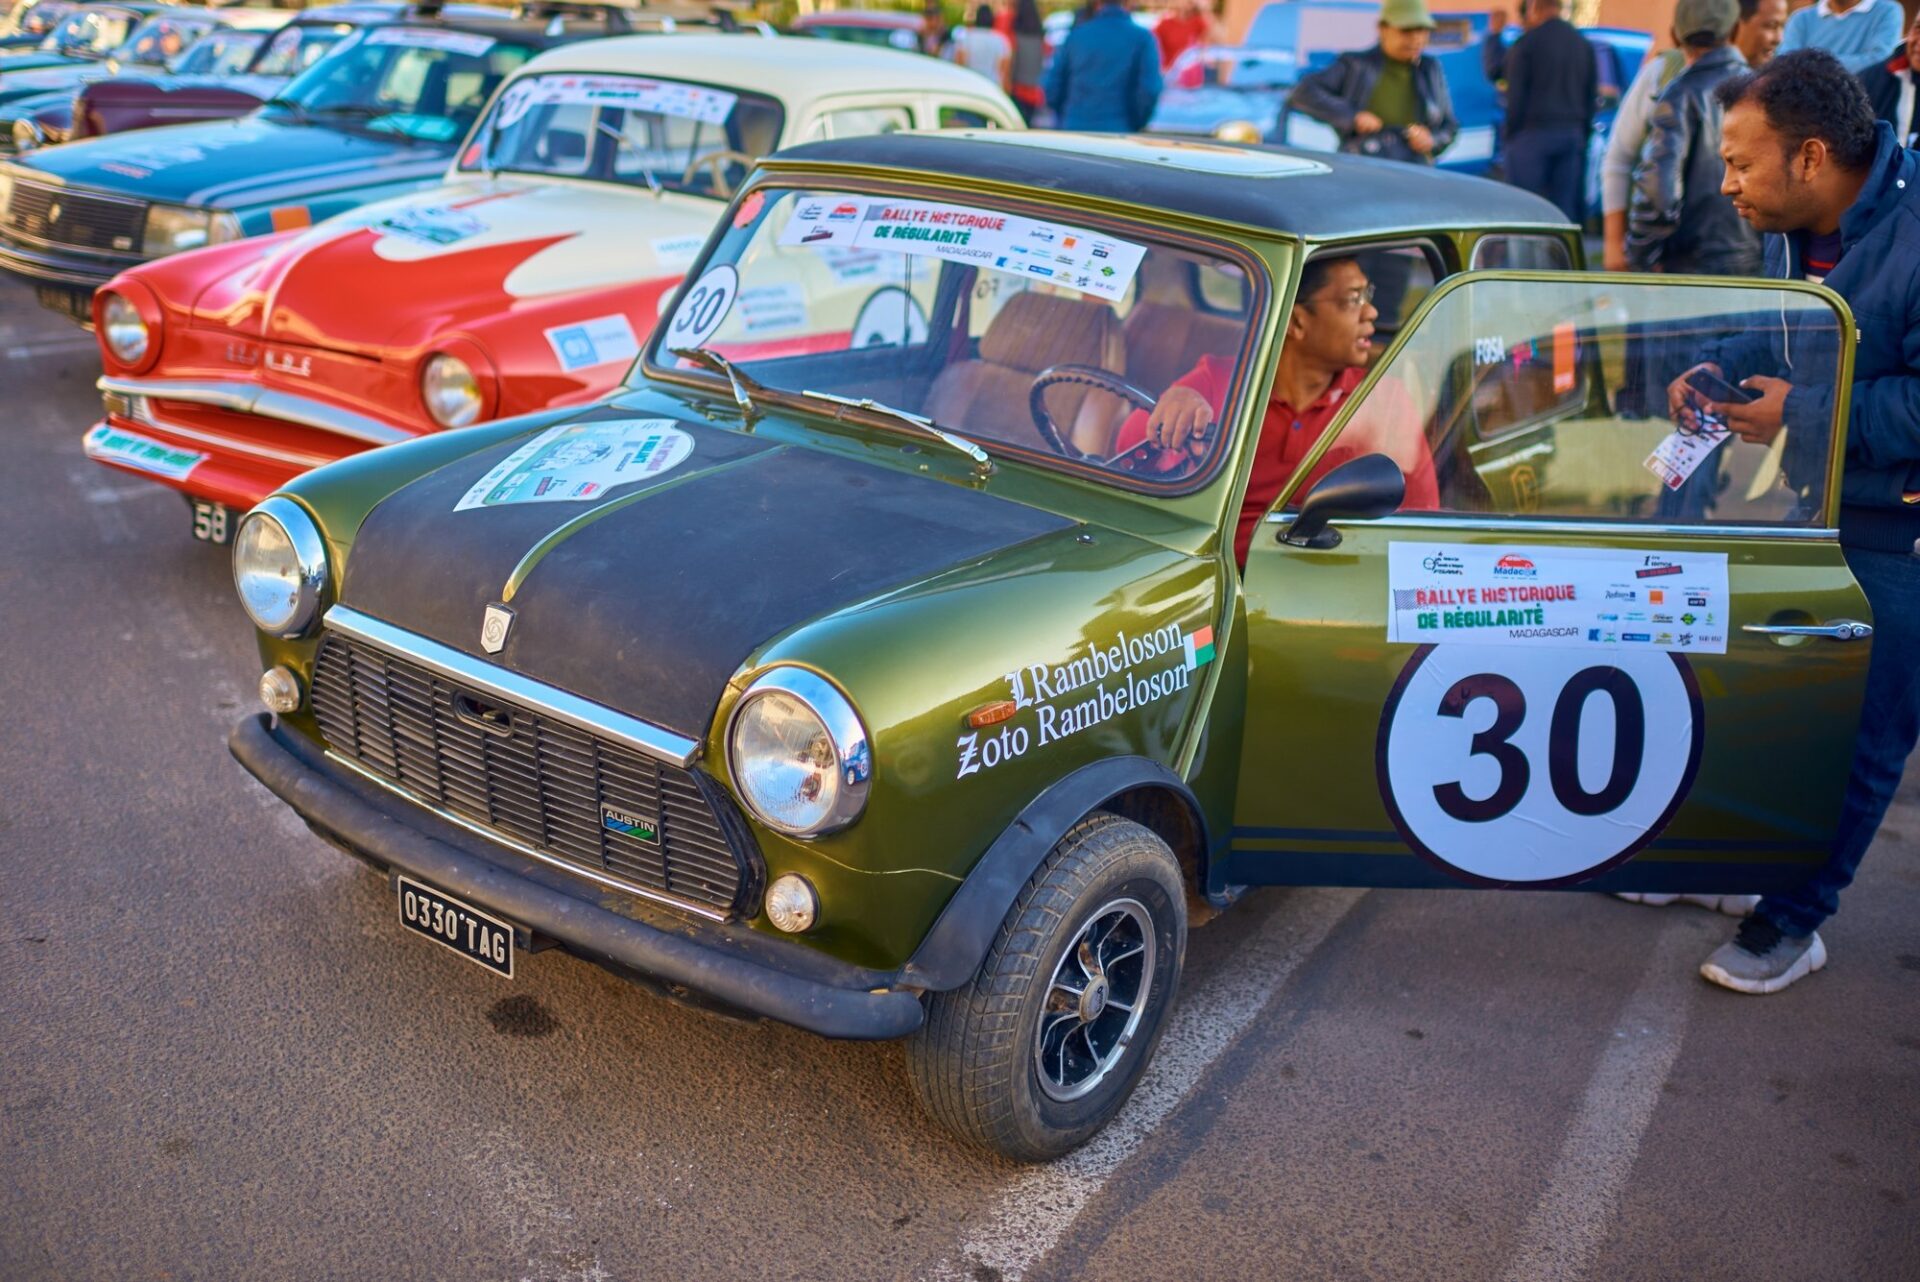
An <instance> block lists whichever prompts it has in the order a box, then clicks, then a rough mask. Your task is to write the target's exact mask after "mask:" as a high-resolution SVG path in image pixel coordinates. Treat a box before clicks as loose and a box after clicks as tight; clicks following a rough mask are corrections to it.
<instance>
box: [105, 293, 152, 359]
mask: <svg viewBox="0 0 1920 1282" xmlns="http://www.w3.org/2000/svg"><path fill="white" fill-rule="evenodd" d="M100 321H101V332H102V333H103V334H105V335H106V340H107V350H108V351H110V352H112V353H113V358H114V359H115V360H117V361H119V362H121V363H122V364H124V365H138V364H139V363H140V362H141V361H142V360H144V359H146V355H147V343H148V341H149V339H150V337H151V336H150V335H149V333H148V331H147V322H146V318H145V317H143V316H141V315H140V309H139V308H138V307H135V306H134V305H133V304H132V303H131V302H129V301H128V300H127V298H126V297H125V296H124V295H121V294H108V295H107V301H106V303H105V304H104V305H103V306H102V307H101V308H100Z"/></svg>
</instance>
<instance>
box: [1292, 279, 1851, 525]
mask: <svg viewBox="0 0 1920 1282" xmlns="http://www.w3.org/2000/svg"><path fill="white" fill-rule="evenodd" d="M1840 324H1841V322H1840V318H1839V317H1838V316H1837V315H1836V313H1835V312H1834V311H1833V309H1832V307H1831V306H1830V305H1829V304H1828V302H1827V301H1826V300H1824V299H1822V298H1821V297H1819V296H1818V295H1817V294H1814V293H1813V292H1812V291H1811V290H1806V289H1802V288H1800V287H1798V286H1794V285H1783V284H1767V283H1761V282H1753V283H1750V284H1749V283H1740V284H1734V283H1729V284H1726V285H1716V286H1697V287H1689V288H1687V289H1684V290H1682V289H1675V288H1671V287H1664V286H1661V285H1659V284H1657V283H1654V282H1646V283H1641V282H1635V281H1632V280H1628V279H1621V278H1612V279H1596V278H1595V277H1592V276H1576V275H1568V276H1565V277H1562V278H1560V279H1558V280H1555V279H1551V278H1532V279H1481V280H1476V279H1474V278H1472V277H1466V278H1462V280H1461V281H1460V282H1458V283H1457V285H1456V286H1455V287H1454V288H1452V289H1450V290H1449V291H1448V292H1447V293H1446V294H1445V295H1444V296H1443V297H1442V298H1441V299H1440V300H1439V301H1438V302H1437V303H1436V304H1435V306H1434V308H1433V309H1432V310H1431V311H1430V312H1428V313H1427V315H1426V317H1425V318H1424V320H1423V322H1422V324H1421V325H1420V327H1419V329H1418V331H1417V332H1416V333H1413V334H1410V335H1408V336H1407V339H1406V341H1405V343H1403V344H1402V345H1401V346H1400V347H1399V348H1398V349H1397V350H1395V351H1393V352H1392V353H1390V354H1389V355H1388V356H1387V357H1386V358H1385V366H1384V368H1382V369H1381V370H1380V371H1379V374H1378V377H1377V380H1376V381H1375V382H1374V383H1373V385H1372V386H1371V387H1370V388H1369V389H1367V390H1366V391H1364V392H1363V394H1362V395H1361V396H1360V398H1359V400H1358V403H1357V404H1356V405H1355V406H1354V408H1353V409H1352V410H1351V411H1350V412H1349V416H1348V420H1347V424H1346V426H1345V428H1343V429H1339V430H1340V433H1341V434H1340V437H1339V439H1338V440H1337V441H1336V442H1335V443H1334V445H1333V447H1332V448H1331V449H1330V450H1329V451H1328V454H1327V455H1326V457H1325V460H1323V464H1322V468H1321V470H1322V471H1324V470H1325V466H1327V465H1329V464H1330V463H1331V462H1332V461H1336V460H1338V459H1343V458H1347V457H1352V456H1354V455H1356V454H1359V453H1366V452H1370V451H1378V452H1386V453H1390V454H1394V455H1395V456H1396V457H1400V458H1404V457H1405V456H1406V455H1407V453H1408V452H1409V450H1411V449H1412V443H1417V444H1418V446H1419V449H1418V450H1417V451H1415V453H1416V454H1417V456H1418V457H1417V463H1416V466H1417V467H1420V468H1424V467H1426V466H1428V464H1429V462H1430V465H1431V468H1432V473H1433V485H1432V487H1431V488H1432V489H1433V490H1434V491H1437V494H1438V501H1437V507H1438V510H1440V511H1442V512H1448V513H1459V514H1490V515H1497V516H1501V517H1512V518H1524V519H1537V520H1608V521H1628V522H1655V523H1660V524H1663V525H1687V524H1696V525H1705V524H1711V525H1772V526H1814V525H1820V524H1823V523H1824V508H1825V506H1826V500H1827V493H1826V477H1827V467H1826V462H1827V454H1828V449H1829V446H1830V444H1831V414H1830V409H1831V406H1832V403H1833V395H1834V388H1835V384H1836V381H1837V378H1838V375H1839V366H1840V356H1841V351H1842V345H1841V341H1840V334H1841V331H1840ZM1703 361H1708V362H1713V363H1714V364H1716V365H1717V366H1718V369H1719V371H1720V372H1719V373H1718V374H1717V375H1716V374H1710V373H1706V374H1696V375H1693V376H1692V381H1693V383H1694V384H1695V386H1696V387H1697V389H1698V399H1700V400H1703V401H1709V404H1710V406H1712V407H1710V408H1707V409H1705V410H1703V411H1702V412H1701V413H1699V414H1698V415H1694V414H1692V413H1681V414H1678V415H1676V414H1675V413H1673V412H1672V411H1671V410H1670V408H1669V390H1668V389H1669V384H1671V383H1673V382H1674V380H1676V379H1678V378H1680V377H1681V376H1682V375H1683V374H1686V373H1687V371H1688V370H1689V369H1691V368H1692V367H1694V366H1696V365H1698V364H1700V363H1701V362H1703ZM1750 378H1758V379H1761V380H1763V382H1762V383H1760V384H1759V386H1760V387H1775V388H1778V387H1779V386H1781V385H1784V384H1790V385H1791V387H1792V388H1793V389H1794V392H1793V395H1792V397H1791V400H1790V403H1789V404H1788V406H1787V413H1786V420H1787V421H1786V423H1785V426H1784V427H1783V428H1782V429H1781V430H1780V431H1778V432H1777V433H1764V432H1757V433H1755V434H1754V437H1753V439H1748V438H1746V437H1743V436H1742V435H1740V434H1739V433H1736V432H1734V431H1731V430H1729V429H1730V424H1729V422H1728V421H1727V420H1728V419H1729V418H1730V417H1732V418H1736V419H1737V415H1734V414H1732V413H1731V412H1730V411H1728V410H1726V408H1725V407H1726V405H1727V404H1728V402H1730V401H1733V400H1737V399H1742V398H1746V397H1750V396H1753V395H1754V394H1755V393H1754V392H1753V391H1752V390H1742V389H1740V388H1738V387H1736V386H1735V385H1737V384H1740V383H1742V382H1744V381H1745V380H1748V379H1750ZM1772 380H1780V381H1781V382H1774V381H1772ZM1690 395H1691V394H1690ZM1710 398H1713V399H1710ZM1405 466H1406V464H1405V463H1404V462H1403V467H1405Z"/></svg>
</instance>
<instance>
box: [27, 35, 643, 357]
mask: <svg viewBox="0 0 1920 1282" xmlns="http://www.w3.org/2000/svg"><path fill="white" fill-rule="evenodd" d="M566 9H567V11H568V12H567V13H565V14H563V13H559V12H524V13H523V12H521V11H511V12H510V11H507V10H499V11H496V12H495V13H492V14H489V15H487V16H484V17H481V16H473V15H472V14H471V13H470V12H462V13H460V14H459V15H458V16H454V15H453V14H452V13H451V12H448V13H441V12H440V11H439V10H438V9H437V8H436V9H434V10H431V11H427V10H423V9H416V10H414V11H413V14H414V16H409V17H407V18H404V19H402V20H400V21H396V22H392V23H388V24H385V25H378V26H372V27H369V28H365V29H362V30H360V31H358V32H356V33H355V34H354V35H353V36H351V37H349V38H348V39H347V40H344V41H342V42H341V44H340V45H339V46H338V47H337V48H336V49H335V51H334V52H333V53H331V54H329V55H328V56H327V57H325V58H323V59H322V60H321V61H320V62H318V63H316V64H315V65H314V66H313V67H311V68H309V69H308V70H307V71H306V72H305V73H303V74H302V75H300V76H299V77H297V78H296V79H295V80H294V81H293V82H292V83H291V84H289V85H288V86H287V87H286V89H285V91H284V92H283V93H282V95H281V96H279V97H276V98H274V99H272V100H271V101H269V102H268V103H267V104H266V105H265V106H264V107H262V108H260V110H258V111H256V112H254V113H252V114H251V115H248V116H245V117H242V118H241V119H238V120H220V121H209V122H204V123H200V124H187V125H178V126H174V127H170V128H164V129H148V130H142V131H138V132H134V133H129V134H110V135H108V136H106V137H102V138H88V139H84V140H82V141H79V142H72V143H67V144H65V145H63V146H60V147H50V148H47V149H45V150H41V151H35V152H32V153H29V154H28V155H26V156H24V157H20V158H18V159H15V160H13V161H11V162H8V163H5V164H0V270H4V271H6V272H9V273H11V274H13V275H16V276H22V277H25V278H26V279H27V280H29V281H31V282H32V283H33V284H34V285H35V286H36V291H37V294H38V297H39V299H40V302H41V303H42V305H43V306H46V307H49V308H52V309H53V310H56V311H59V312H61V313H63V314H64V315H67V316H69V317H72V318H73V319H75V320H78V321H81V322H82V323H86V321H87V319H88V310H87V309H88V302H89V300H90V299H91V297H92V295H93V291H94V289H95V288H96V287H97V286H99V285H100V284H102V283H103V282H105V281H106V280H108V279H109V278H111V277H112V276H114V275H116V274H117V273H119V272H121V271H123V270H125V269H126V268H128V267H131V266H133V265H134V264H136V263H141V262H145V261H147V260H148V259H152V258H159V257H162V256H164V255H167V254H172V253H177V252H179V251H181V250H187V249H196V248H198V247H200V246H202V245H209V244H216V243H219V242H221V241H229V240H237V239H239V238H240V237H242V236H257V235H261V234H263V233H266V232H270V231H279V230H287V229H290V228H295V227H302V226H305V225H307V224H308V223H312V222H318V221H320V220H321V219H323V218H328V217H331V216H332V215H334V214H337V213H341V212H343V211H345V210H347V209H351V208H354V207H355V206H357V205H361V204H364V203H366V202H368V201H372V200H381V199H385V198H386V197H388V196H396V195H400V194H402V193H404V192H407V191H411V190H413V189H414V188H416V187H421V186H425V185H427V184H429V183H433V182H438V181H439V180H440V178H441V175H442V174H444V173H445V171H446V168H447V162H448V160H449V159H450V158H451V157H452V155H453V153H454V151H455V149H456V148H457V147H458V146H459V144H460V140H461V138H462V137H464V136H465V134H466V132H467V130H468V128H469V127H470V126H471V125H472V124H473V122H474V120H475V119H477V118H478V116H479V114H480V111H481V108H483V107H484V106H485V105H486V103H487V100H488V99H489V98H490V97H491V96H492V94H493V91H494V90H495V89H496V88H497V87H498V86H499V84H500V82H501V81H503V80H504V79H506V77H507V75H508V73H510V72H511V71H512V70H513V69H514V68H515V67H518V66H519V65H520V64H521V63H522V62H525V61H526V60H527V59H528V58H530V57H532V56H533V55H534V54H535V53H537V52H539V51H540V50H541V49H544V48H548V47H551V46H553V45H556V44H561V43H565V42H568V41H572V40H579V39H583V38H586V37H588V36H593V35H604V34H606V33H607V31H608V30H609V29H610V28H611V29H615V30H618V29H623V28H624V27H625V26H626V23H625V21H624V19H623V18H622V17H621V15H620V14H619V12H618V11H617V10H613V9H606V10H601V11H598V12H597V13H594V14H592V15H591V16H590V17H587V18H584V19H583V18H581V17H580V6H578V5H575V4H569V5H567V6H566Z"/></svg>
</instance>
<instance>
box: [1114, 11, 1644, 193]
mask: <svg viewBox="0 0 1920 1282" xmlns="http://www.w3.org/2000/svg"><path fill="white" fill-rule="evenodd" d="M1379 17H1380V6H1379V5H1378V4H1375V3H1370V2H1369V0H1276V3H1273V4H1269V5H1267V6H1266V7H1265V8H1263V9H1261V10H1260V12H1259V13H1258V14H1256V15H1255V16H1254V20H1253V23H1252V25H1250V26H1249V27H1248V28H1247V36H1246V40H1245V41H1244V42H1243V43H1242V44H1239V45H1212V46H1207V47H1205V48H1199V49H1189V50H1188V51H1187V52H1186V53H1184V54H1182V55H1181V56H1180V58H1179V59H1178V60H1176V61H1175V63H1174V65H1173V66H1172V67H1171V68H1169V69H1168V73H1167V88H1166V91H1165V92H1164V93H1162V94H1161V96H1160V103H1159V106H1158V108H1157V109H1156V110H1155V112H1154V116H1153V120H1152V122H1151V123H1150V124H1149V125H1148V126H1147V127H1148V128H1149V129H1150V130H1154V131H1156V132H1162V133H1176V134H1215V133H1218V132H1220V131H1221V130H1223V129H1230V128H1232V127H1235V126H1240V127H1241V128H1240V130H1239V132H1246V131H1247V130H1249V129H1250V130H1251V131H1254V132H1257V133H1258V134H1259V136H1260V137H1262V138H1265V139H1267V140H1269V141H1271V142H1278V143H1284V144H1286V145H1287V146H1290V147H1302V148H1306V149H1308V150H1312V151H1333V150H1335V149H1336V148H1337V146H1338V143H1339V139H1338V138H1337V136H1336V135H1335V134H1334V132H1333V130H1332V129H1330V128H1328V127H1327V126H1326V125H1324V124H1321V123H1320V122H1319V121H1317V120H1314V119H1312V118H1311V117H1308V116H1305V115H1302V114H1301V113H1299V112H1292V111H1288V110H1287V108H1286V100H1287V95H1288V93H1289V92H1291V91H1292V89H1293V86H1294V84H1295V82H1296V81H1298V80H1299V79H1300V77H1301V76H1302V75H1304V74H1306V73H1307V72H1310V71H1316V70H1318V69H1319V68H1321V67H1324V66H1326V65H1327V64H1328V63H1329V62H1332V61H1333V59H1334V58H1336V57H1338V56H1339V55H1340V54H1341V53H1343V52H1345V51H1346V50H1349V49H1365V48H1368V47H1369V46H1371V45H1372V44H1374V42H1375V41H1376V39H1377V38H1378V36H1377V32H1376V27H1377V25H1378V23H1379ZM1433 17H1434V32H1433V38H1432V40H1431V42H1430V43H1429V44H1428V46H1427V50H1428V53H1427V56H1428V57H1431V58H1433V59H1435V60H1436V61H1437V62H1439V64H1440V66H1441V68H1442V70H1443V71H1444V72H1445V74H1446V77H1447V89H1448V91H1449V92H1450V93H1451V94H1452V96H1453V108H1454V114H1455V115H1456V116H1457V117H1458V118H1459V120H1460V132H1459V134H1458V135H1457V136H1456V137H1455V139H1454V142H1453V145H1452V146H1451V147H1449V148H1447V150H1446V151H1445V152H1443V153H1442V154H1441V156H1440V160H1439V164H1440V167H1441V168H1443V169H1452V170H1456V171H1458V172H1460V173H1470V174H1487V173H1489V172H1493V171H1494V170H1496V168H1497V160H1498V157H1497V153H1498V151H1499V138H1500V124H1501V121H1502V120H1503V118H1504V116H1505V113H1504V111H1503V109H1502V107H1501V102H1500V97H1499V93H1498V91H1497V90H1496V89H1495V87H1494V85H1493V84H1492V83H1491V82H1490V81H1489V80H1488V79H1487V77H1486V73H1485V72H1484V70H1483V69H1482V67H1481V42H1482V41H1483V40H1484V39H1485V37H1486V33H1487V30H1488V14H1487V12H1486V11H1484V10H1476V11H1456V12H1451V13H1438V12H1437V13H1435V14H1434V15H1433ZM1584 31H1585V34H1586V37H1587V41H1588V43H1589V44H1591V45H1592V46H1593V49H1594V58H1595V61H1596V64H1597V65H1598V68H1599V72H1600V97H1601V104H1600V106H1601V109H1600V113H1599V115H1598V116H1597V117H1596V128H1595V130H1594V138H1593V143H1592V149H1593V157H1592V162H1591V163H1590V164H1589V165H1588V167H1587V169H1588V182H1589V185H1590V186H1591V187H1592V188H1593V191H1592V192H1591V193H1590V200H1589V203H1590V204H1594V205H1596V207H1597V203H1598V199H1599V172H1600V164H1599V157H1600V155H1601V154H1602V153H1604V152H1605V150H1606V142H1607V130H1608V128H1609V127H1610V126H1611V125H1612V123H1613V114H1614V106H1615V104H1616V103H1618V102H1619V99H1620V95H1621V94H1622V93H1623V92H1624V91H1625V89H1626V87H1627V85H1628V84H1629V83H1631V82H1632V80H1633V75H1634V72H1636V71H1637V70H1639V67H1640V63H1641V61H1642V60H1644V59H1645V58H1646V56H1647V53H1648V51H1649V50H1651V49H1652V47H1653V38H1652V37H1651V36H1649V35H1648V34H1647V33H1646V32H1644V31H1629V30H1625V29H1623V28H1617V27H1588V28H1585V29H1584ZM1519 36H1520V29H1519V28H1518V27H1517V26H1508V27H1507V28H1506V29H1505V30H1504V31H1503V32H1502V33H1501V39H1502V40H1503V41H1504V42H1506V43H1508V44H1511V43H1512V42H1513V41H1514V40H1516V39H1518V38H1519Z"/></svg>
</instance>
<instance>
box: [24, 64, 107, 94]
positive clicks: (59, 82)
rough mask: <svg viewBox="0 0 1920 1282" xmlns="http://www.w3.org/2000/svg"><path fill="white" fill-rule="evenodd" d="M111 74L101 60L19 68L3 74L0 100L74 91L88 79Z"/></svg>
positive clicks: (98, 78) (101, 77) (96, 78)
mask: <svg viewBox="0 0 1920 1282" xmlns="http://www.w3.org/2000/svg"><path fill="white" fill-rule="evenodd" d="M112 74H113V72H112V70H111V69H110V68H108V67H107V65H106V64H105V63H99V62H76V63H67V64H65V65H62V66H58V67H43V68H41V69H39V70H37V71H17V72H14V73H13V74H12V75H8V76H0V102H12V101H13V100H14V99H16V98H26V97H29V96H31V95H33V94H42V93H52V92H54V91H56V90H64V91H66V92H68V93H71V92H73V91H74V90H75V89H77V88H79V87H80V86H81V85H83V84H86V83H87V82H88V81H89V80H100V79H103V78H105V77H107V76H110V75H112Z"/></svg>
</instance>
